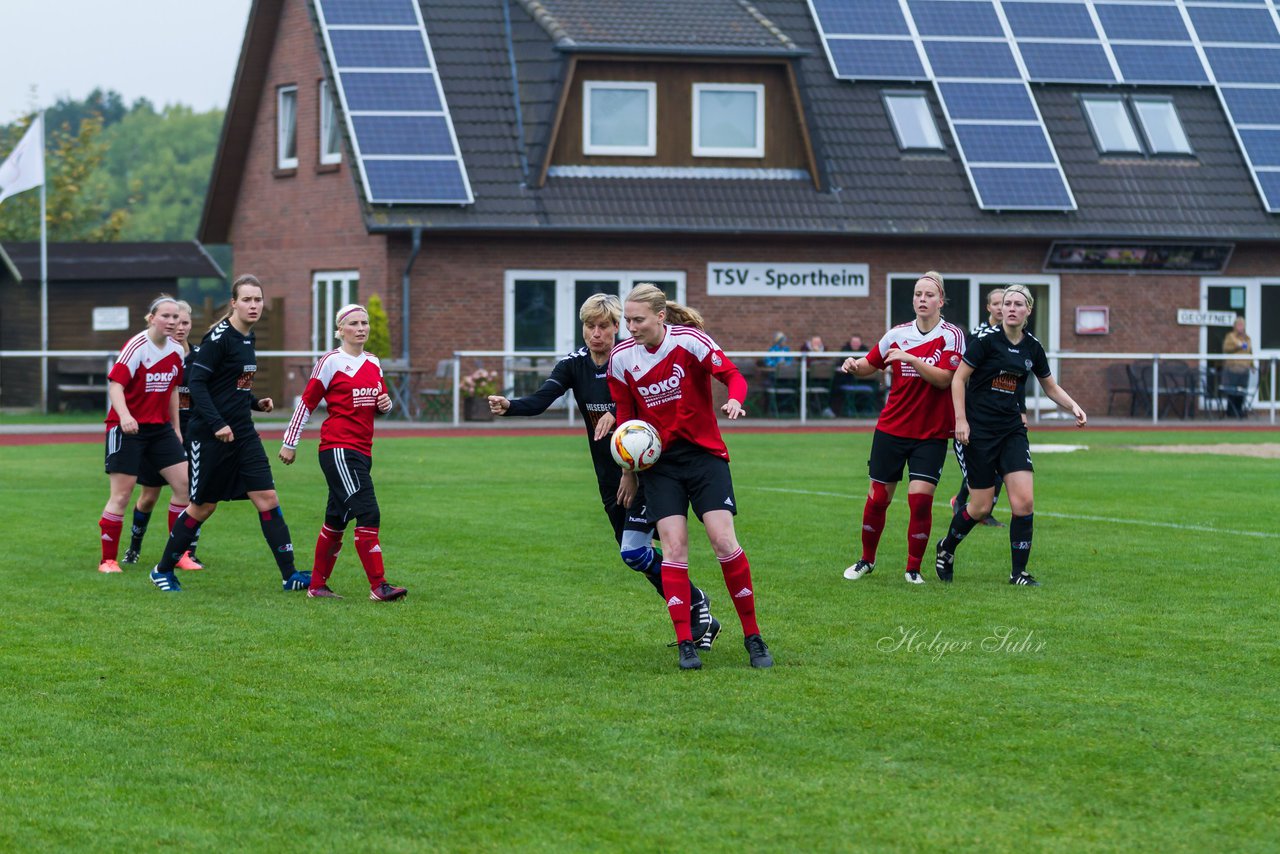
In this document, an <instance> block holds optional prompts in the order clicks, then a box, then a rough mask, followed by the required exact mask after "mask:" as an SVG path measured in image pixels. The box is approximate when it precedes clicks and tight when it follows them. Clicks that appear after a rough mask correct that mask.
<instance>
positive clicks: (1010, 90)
mask: <svg viewBox="0 0 1280 854" xmlns="http://www.w3.org/2000/svg"><path fill="white" fill-rule="evenodd" d="M938 94H939V96H940V97H941V98H942V99H943V100H944V101H946V104H947V111H948V112H949V113H950V115H951V119H952V121H963V120H965V119H973V120H978V121H1015V122H1034V121H1036V120H1037V119H1038V115H1037V113H1036V107H1035V103H1034V102H1033V101H1032V100H1031V95H1030V94H1028V93H1027V87H1026V84H1024V83H939V84H938Z"/></svg>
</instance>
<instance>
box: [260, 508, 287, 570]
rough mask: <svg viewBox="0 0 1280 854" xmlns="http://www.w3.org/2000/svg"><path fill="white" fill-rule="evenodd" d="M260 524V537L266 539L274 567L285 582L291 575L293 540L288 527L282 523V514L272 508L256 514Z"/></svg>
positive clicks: (277, 509)
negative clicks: (273, 557)
mask: <svg viewBox="0 0 1280 854" xmlns="http://www.w3.org/2000/svg"><path fill="white" fill-rule="evenodd" d="M258 519H259V521H260V522H261V523H262V536H264V537H266V538H267V545H269V546H271V554H272V555H274V556H275V559H276V566H277V567H279V568H280V577H281V578H283V579H284V580H285V581H288V580H289V576H291V575H293V573H294V571H295V570H294V568H293V540H292V539H291V538H290V536H289V526H288V525H286V524H285V523H284V514H283V513H281V512H280V508H279V507H272V508H271V509H270V510H266V511H264V512H261V513H259V514H258Z"/></svg>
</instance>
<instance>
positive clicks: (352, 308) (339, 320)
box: [337, 305, 365, 326]
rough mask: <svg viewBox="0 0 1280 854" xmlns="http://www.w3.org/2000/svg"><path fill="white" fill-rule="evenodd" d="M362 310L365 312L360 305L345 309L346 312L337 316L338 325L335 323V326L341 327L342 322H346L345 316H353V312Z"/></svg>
mask: <svg viewBox="0 0 1280 854" xmlns="http://www.w3.org/2000/svg"><path fill="white" fill-rule="evenodd" d="M364 310H365V308H364V306H362V305H353V306H351V308H349V309H347V310H346V311H344V312H343V313H342V314H340V315H338V323H337V325H338V326H341V325H342V321H344V320H346V319H347V315H348V314H354V313H355V312H357V311H364Z"/></svg>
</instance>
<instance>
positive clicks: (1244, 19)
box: [1187, 6, 1280, 44]
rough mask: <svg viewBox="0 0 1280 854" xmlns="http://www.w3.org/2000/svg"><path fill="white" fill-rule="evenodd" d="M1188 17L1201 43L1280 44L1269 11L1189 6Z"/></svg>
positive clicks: (1279, 37)
mask: <svg viewBox="0 0 1280 854" xmlns="http://www.w3.org/2000/svg"><path fill="white" fill-rule="evenodd" d="M1187 14H1188V15H1190V16H1191V24H1192V26H1194V27H1195V28H1196V33H1197V34H1199V36H1200V41H1202V42H1238V43H1244V44H1254V43H1260V44H1280V33H1277V32H1276V28H1275V25H1274V24H1273V23H1272V21H1271V13H1270V12H1268V11H1267V10H1266V9H1224V8H1222V7H1219V6H1189V7H1188V8H1187Z"/></svg>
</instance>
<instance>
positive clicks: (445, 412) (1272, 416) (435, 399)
mask: <svg viewBox="0 0 1280 854" xmlns="http://www.w3.org/2000/svg"><path fill="white" fill-rule="evenodd" d="M117 355H118V353H117V352H115V351H106V350H45V351H39V350H0V363H2V362H3V360H7V359H19V360H26V359H36V360H41V361H42V364H47V362H45V361H44V360H48V359H101V360H102V365H103V371H102V373H103V375H105V373H106V371H108V370H109V369H110V367H111V365H112V364H113V363H114V362H115V358H116V356H117ZM322 355H323V352H313V351H310V350H260V351H259V352H258V357H259V359H260V360H262V359H295V360H296V359H306V360H314V359H317V358H319V357H320V356H322ZM562 355H563V354H561V353H553V352H522V351H513V350H460V351H456V352H455V353H454V354H453V357H452V358H451V359H442V360H440V361H438V362H437V363H436V365H435V367H434V368H411V367H408V366H405V365H403V364H400V363H398V362H396V361H394V360H384V362H383V369H384V373H385V374H386V376H387V381H388V386H389V388H390V391H391V393H392V396H393V397H394V398H395V400H396V403H397V409H398V410H399V412H400V414H401V417H409V418H414V419H418V418H422V417H434V418H436V419H437V420H447V421H452V423H454V424H461V423H462V420H463V414H464V409H465V404H464V400H465V398H464V397H463V395H462V390H461V386H460V380H461V378H462V377H463V376H465V375H466V374H468V373H470V372H472V371H473V370H474V369H475V368H477V367H489V368H490V370H495V371H497V372H498V373H499V375H500V376H501V377H502V383H501V386H502V387H501V389H500V391H501V392H502V393H503V394H506V395H508V396H514V395H517V394H528V393H530V392H532V391H533V390H534V389H536V388H537V387H538V385H540V384H541V382H542V380H543V379H545V378H546V376H547V375H548V374H549V373H550V370H551V366H552V365H554V364H555V362H556V360H557V359H559V358H560V357H561V356H562ZM726 355H728V356H729V358H730V359H732V360H733V361H734V362H735V363H736V364H737V365H738V366H739V367H740V368H741V369H742V370H743V373H744V374H747V375H748V385H749V387H751V400H752V402H753V403H754V406H752V407H749V409H748V416H750V417H760V416H765V417H768V416H769V415H773V416H777V417H788V418H791V417H794V418H796V419H798V420H799V421H800V422H801V423H808V422H809V421H812V420H814V417H815V414H814V413H813V412H812V411H811V408H812V405H813V404H815V402H821V400H822V399H823V397H822V394H821V393H820V392H819V389H821V388H822V387H823V384H824V383H829V382H830V381H829V379H828V375H829V372H830V370H831V369H832V368H834V369H836V370H838V366H839V364H840V363H841V362H842V361H843V360H844V359H846V358H848V357H849V356H850V355H853V354H850V353H846V352H824V353H799V352H789V353H777V352H770V351H767V350H734V351H728V352H727V353H726ZM858 355H862V354H858ZM1048 355H1049V361H1050V367H1051V368H1052V370H1053V373H1054V376H1055V377H1057V378H1059V380H1060V381H1061V382H1062V384H1063V386H1065V387H1066V388H1067V389H1068V390H1069V391H1071V392H1072V393H1073V394H1075V395H1076V396H1081V392H1082V391H1087V390H1090V389H1082V388H1080V387H1079V385H1078V384H1077V385H1073V383H1072V378H1071V376H1070V372H1071V368H1072V367H1073V366H1074V365H1076V364H1077V363H1080V364H1087V363H1090V362H1111V363H1127V364H1129V365H1136V364H1140V365H1142V374H1143V378H1144V379H1145V380H1147V383H1146V387H1143V386H1142V385H1141V384H1136V385H1134V386H1133V387H1131V388H1130V389H1129V393H1130V395H1131V397H1130V408H1131V410H1132V409H1136V408H1138V407H1137V406H1136V404H1137V402H1138V400H1139V397H1141V399H1142V403H1143V406H1142V407H1141V408H1143V409H1149V410H1150V422H1151V423H1152V424H1159V423H1160V422H1161V419H1162V416H1163V415H1164V413H1163V412H1162V409H1167V408H1168V407H1167V405H1166V404H1167V403H1168V401H1167V400H1166V401H1163V402H1162V400H1161V398H1162V396H1165V397H1168V396H1169V395H1171V394H1172V395H1178V396H1179V397H1180V398H1183V399H1185V398H1186V397H1187V396H1190V397H1191V398H1194V399H1195V401H1196V406H1195V408H1194V411H1198V412H1202V413H1220V412H1221V406H1222V404H1223V401H1224V399H1225V396H1224V395H1223V394H1222V393H1221V392H1222V389H1221V388H1215V387H1214V386H1213V385H1212V383H1209V382H1205V378H1206V377H1212V376H1213V375H1214V371H1213V366H1215V365H1216V364H1217V363H1218V362H1223V361H1227V360H1231V361H1243V360H1242V359H1241V358H1240V356H1238V355H1234V356H1226V355H1221V354H1204V353H1066V352H1058V353H1050V354H1048ZM766 359H782V360H786V364H785V365H784V366H782V367H781V369H778V368H775V369H772V370H770V369H769V368H765V367H761V366H759V365H758V364H757V363H758V362H761V361H763V360H766ZM1278 360H1280V359H1278V357H1277V356H1263V357H1260V358H1254V359H1252V360H1250V361H1252V363H1253V369H1252V371H1251V381H1250V383H1249V386H1248V387H1247V388H1242V389H1240V391H1242V392H1243V394H1244V396H1245V397H1246V398H1248V400H1249V406H1250V407H1251V408H1252V409H1254V410H1263V411H1266V412H1267V418H1268V421H1269V423H1271V424H1275V423H1276V413H1277V411H1278V410H1280V406H1278V405H1277V385H1276V381H1277V372H1278V367H1277V362H1278ZM822 362H826V363H828V367H822V366H821V365H820V363H822ZM831 363H834V365H832V364H831ZM1169 363H1177V364H1179V365H1182V366H1184V367H1185V365H1186V364H1187V363H1194V364H1196V365H1197V366H1198V374H1197V376H1198V381H1197V382H1196V383H1195V384H1194V385H1185V386H1172V385H1170V384H1168V383H1165V382H1162V379H1161V369H1162V365H1166V364H1169ZM1148 365H1149V370H1150V373H1149V375H1148V374H1147V366H1148ZM1063 371H1067V376H1066V377H1064V376H1063ZM1179 373H1180V374H1181V372H1179ZM783 375H785V383H784V376H783ZM1131 375H1132V372H1131ZM841 376H843V375H841ZM815 377H820V381H819V382H812V380H813V379H814V378H815ZM1029 386H1030V388H1029V389H1028V400H1027V409H1028V412H1029V413H1030V416H1031V418H1032V420H1033V422H1035V423H1039V422H1040V421H1042V420H1054V419H1056V418H1062V417H1065V416H1064V413H1061V412H1058V411H1057V407H1056V405H1055V404H1054V403H1053V402H1052V401H1050V400H1048V399H1047V398H1045V397H1043V396H1042V394H1041V391H1040V386H1039V383H1036V382H1029ZM827 388H828V394H829V393H830V392H829V389H830V386H827ZM1260 389H1262V390H1263V391H1265V399H1256V398H1257V397H1258V396H1259V390H1260ZM81 390H83V389H81ZM1091 390H1092V391H1093V392H1095V393H1098V391H1099V390H1098V389H1096V388H1093V389H1091ZM1111 391H1112V390H1111V389H1108V390H1107V393H1110V392H1111ZM1117 393H1125V392H1123V391H1117ZM565 398H566V399H565V401H564V402H563V403H561V404H560V406H561V407H562V408H563V409H564V411H565V418H566V420H567V422H568V423H569V424H573V423H575V420H576V417H577V416H576V407H575V406H574V405H573V401H572V392H570V393H569V394H567V395H566V396H565ZM102 399H103V406H104V408H105V405H106V388H105V386H104V387H103V389H102ZM780 402H781V403H782V404H785V405H780ZM36 403H37V401H31V404H32V405H34V404H36ZM428 404H430V405H428ZM751 409H756V410H760V411H751ZM1095 409H1096V408H1095ZM1185 411H1186V410H1184V412H1185ZM1093 414H1094V415H1095V416H1096V415H1097V414H1100V413H1097V412H1096V411H1095V412H1094V413H1093ZM1144 420H1145V416H1144Z"/></svg>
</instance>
